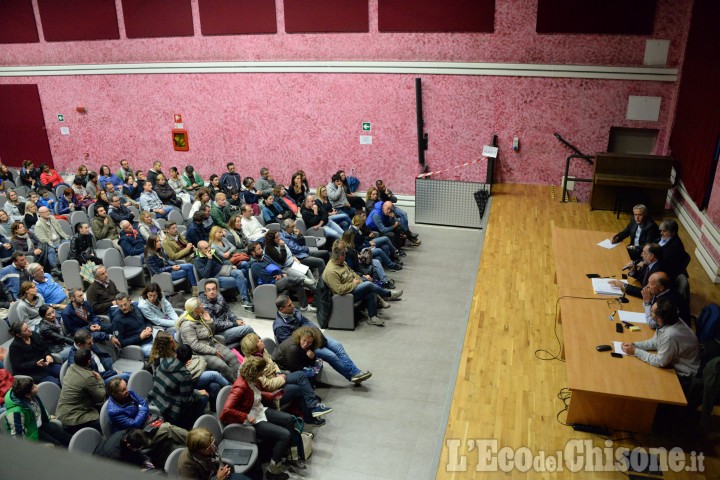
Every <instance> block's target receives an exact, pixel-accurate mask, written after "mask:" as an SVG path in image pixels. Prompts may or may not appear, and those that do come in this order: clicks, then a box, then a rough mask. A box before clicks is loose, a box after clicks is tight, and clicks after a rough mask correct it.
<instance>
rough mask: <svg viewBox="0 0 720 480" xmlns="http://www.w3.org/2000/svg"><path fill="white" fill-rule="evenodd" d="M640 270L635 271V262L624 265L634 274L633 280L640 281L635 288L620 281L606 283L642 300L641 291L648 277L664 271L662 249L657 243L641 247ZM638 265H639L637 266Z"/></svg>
mask: <svg viewBox="0 0 720 480" xmlns="http://www.w3.org/2000/svg"><path fill="white" fill-rule="evenodd" d="M641 256H642V262H641V263H642V265H643V266H642V268H641V269H640V270H637V269H636V264H635V262H632V261H631V262H629V263H628V264H627V265H625V268H629V269H630V272H631V273H633V272H635V275H634V276H635V278H637V279H640V286H639V287H637V286H635V285H629V284H627V283H624V282H621V281H620V280H610V281H609V282H608V283H609V284H610V285H614V286H616V287H620V289H621V290H622V292H623V294H628V295H632V296H633V297H638V298H642V289H643V288H645V286H646V285H647V283H648V280H649V279H650V275H652V274H653V273H655V272H664V271H665V264H664V263H663V261H662V258H663V251H662V248H660V245H658V244H657V243H647V244H645V246H644V247H643V250H642V253H641ZM638 265H639V264H638Z"/></svg>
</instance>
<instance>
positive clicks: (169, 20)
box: [122, 0, 194, 38]
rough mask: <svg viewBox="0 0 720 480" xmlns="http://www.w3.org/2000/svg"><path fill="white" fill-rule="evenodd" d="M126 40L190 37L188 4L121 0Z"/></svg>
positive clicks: (184, 0) (167, 0) (178, 0)
mask: <svg viewBox="0 0 720 480" xmlns="http://www.w3.org/2000/svg"><path fill="white" fill-rule="evenodd" d="M122 8H123V17H124V19H125V33H126V34H127V37H128V38H150V37H187V36H192V35H193V33H194V32H193V22H192V7H191V5H190V0H152V1H148V0H122Z"/></svg>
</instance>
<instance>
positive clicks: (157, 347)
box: [148, 331, 209, 430]
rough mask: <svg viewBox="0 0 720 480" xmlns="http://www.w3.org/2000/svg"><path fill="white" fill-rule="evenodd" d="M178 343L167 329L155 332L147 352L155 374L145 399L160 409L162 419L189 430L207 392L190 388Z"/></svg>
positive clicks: (191, 386)
mask: <svg viewBox="0 0 720 480" xmlns="http://www.w3.org/2000/svg"><path fill="white" fill-rule="evenodd" d="M176 350H177V343H175V339H173V337H172V335H170V334H169V333H167V332H163V331H160V332H158V334H157V336H156V337H155V340H154V341H153V346H152V350H151V351H150V363H152V364H153V366H154V370H155V375H154V379H155V381H154V383H153V388H152V390H151V391H150V394H149V395H148V401H150V402H152V403H153V404H154V405H155V406H157V407H158V408H159V409H160V413H161V414H162V416H163V418H164V419H165V420H167V421H169V422H170V423H172V424H173V425H176V426H178V427H180V428H184V429H186V430H188V429H191V428H192V426H193V423H195V420H197V419H198V417H200V415H202V414H203V412H204V411H205V406H206V405H207V402H208V397H209V394H208V392H207V391H205V390H198V391H197V392H196V391H195V390H194V389H193V380H192V375H191V374H190V371H189V370H188V369H187V368H186V367H185V364H184V363H183V362H181V361H180V360H178V359H177V356H176V355H175V351H176Z"/></svg>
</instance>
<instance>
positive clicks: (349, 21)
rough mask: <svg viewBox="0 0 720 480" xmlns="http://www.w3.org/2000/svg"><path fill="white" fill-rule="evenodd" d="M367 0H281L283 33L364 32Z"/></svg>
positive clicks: (366, 25) (366, 20) (366, 27)
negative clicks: (283, 17) (283, 6)
mask: <svg viewBox="0 0 720 480" xmlns="http://www.w3.org/2000/svg"><path fill="white" fill-rule="evenodd" d="M369 15H370V13H369V12H368V2H367V0H285V31H286V32H287V33H338V32H367V31H368V30H369V29H370V18H369Z"/></svg>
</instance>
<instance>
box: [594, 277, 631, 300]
mask: <svg viewBox="0 0 720 480" xmlns="http://www.w3.org/2000/svg"><path fill="white" fill-rule="evenodd" d="M590 280H592V287H593V291H594V292H595V293H596V294H597V295H617V296H620V295H622V294H623V292H622V290H621V289H620V287H616V286H614V285H610V280H615V279H614V278H591V279H590ZM622 282H623V283H627V281H626V280H622Z"/></svg>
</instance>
